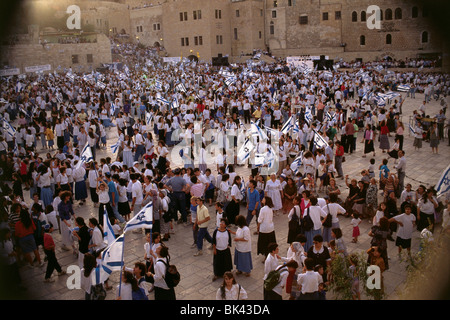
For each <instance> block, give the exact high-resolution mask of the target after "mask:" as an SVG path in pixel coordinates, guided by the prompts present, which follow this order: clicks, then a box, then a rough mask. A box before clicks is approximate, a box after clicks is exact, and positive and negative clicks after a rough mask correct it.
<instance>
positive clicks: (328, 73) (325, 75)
mask: <svg viewBox="0 0 450 320" xmlns="http://www.w3.org/2000/svg"><path fill="white" fill-rule="evenodd" d="M323 76H324V78H328V79H331V78H333V74H332V73H331V71H324V72H323Z"/></svg>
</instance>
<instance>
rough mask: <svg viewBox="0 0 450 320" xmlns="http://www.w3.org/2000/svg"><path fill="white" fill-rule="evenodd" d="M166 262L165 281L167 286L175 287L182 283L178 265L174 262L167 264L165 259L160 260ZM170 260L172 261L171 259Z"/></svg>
mask: <svg viewBox="0 0 450 320" xmlns="http://www.w3.org/2000/svg"><path fill="white" fill-rule="evenodd" d="M158 261H161V262H162V263H164V265H165V266H166V273H165V275H164V281H166V284H167V286H168V287H169V288H170V289H172V288H175V287H176V286H177V285H178V284H179V283H180V278H181V276H180V273H179V272H178V270H177V267H176V266H174V265H173V264H167V262H165V261H164V260H158ZM169 262H170V261H169Z"/></svg>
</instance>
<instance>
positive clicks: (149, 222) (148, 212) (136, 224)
mask: <svg viewBox="0 0 450 320" xmlns="http://www.w3.org/2000/svg"><path fill="white" fill-rule="evenodd" d="M141 228H146V229H152V228H153V203H152V202H149V203H147V204H146V205H145V207H143V208H142V209H141V211H139V212H138V213H137V214H136V215H135V216H134V217H133V218H132V219H131V220H130V221H128V222H127V224H126V225H125V228H124V229H123V232H124V233H126V232H127V231H130V230H134V229H141Z"/></svg>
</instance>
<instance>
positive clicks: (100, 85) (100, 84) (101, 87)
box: [97, 81, 106, 90]
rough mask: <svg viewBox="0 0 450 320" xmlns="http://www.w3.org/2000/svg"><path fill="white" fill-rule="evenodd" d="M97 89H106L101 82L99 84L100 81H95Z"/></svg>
mask: <svg viewBox="0 0 450 320" xmlns="http://www.w3.org/2000/svg"><path fill="white" fill-rule="evenodd" d="M97 87H99V88H100V89H102V90H103V89H105V88H106V84H104V83H103V82H101V81H97Z"/></svg>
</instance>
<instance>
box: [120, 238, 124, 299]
mask: <svg viewBox="0 0 450 320" xmlns="http://www.w3.org/2000/svg"><path fill="white" fill-rule="evenodd" d="M124 251H125V232H124V233H123V245H122V258H121V260H120V261H121V264H122V268H120V279H119V297H120V291H121V289H122V273H123V268H124V267H125V264H124V263H123V253H124Z"/></svg>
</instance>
